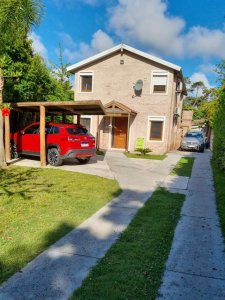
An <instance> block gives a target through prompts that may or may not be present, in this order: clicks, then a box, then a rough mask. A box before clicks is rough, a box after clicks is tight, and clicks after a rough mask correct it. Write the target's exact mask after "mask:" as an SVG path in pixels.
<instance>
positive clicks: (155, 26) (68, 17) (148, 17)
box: [31, 0, 225, 87]
mask: <svg viewBox="0 0 225 300" xmlns="http://www.w3.org/2000/svg"><path fill="white" fill-rule="evenodd" d="M43 2H44V4H45V15H44V18H43V21H42V23H41V25H40V26H39V27H38V28H34V29H33V31H32V33H31V37H32V39H33V41H34V42H33V48H34V49H35V51H36V52H38V53H40V54H41V55H42V56H43V57H44V58H45V59H46V60H48V61H50V62H53V63H57V61H58V54H57V53H58V50H57V49H58V45H59V43H60V44H61V46H62V49H63V59H64V62H65V63H70V64H74V63H76V62H78V61H80V60H82V59H84V58H87V57H90V56H91V55H94V54H96V53H98V52H101V51H103V50H106V49H108V48H110V47H112V46H114V45H117V44H119V43H125V44H128V45H130V46H132V47H134V48H137V49H139V50H142V51H145V52H147V53H150V54H152V55H155V56H157V57H160V58H163V59H165V60H168V61H170V62H172V63H175V64H177V65H180V66H181V67H182V69H183V73H184V75H185V76H188V77H190V78H191V79H192V81H199V80H202V81H204V83H205V85H206V86H208V87H210V86H215V85H217V82H216V74H215V72H214V69H215V64H218V63H219V62H220V61H221V60H222V59H225V1H224V0H195V1H193V0H180V1H178V0H166V1H164V0H117V1H116V0H43Z"/></svg>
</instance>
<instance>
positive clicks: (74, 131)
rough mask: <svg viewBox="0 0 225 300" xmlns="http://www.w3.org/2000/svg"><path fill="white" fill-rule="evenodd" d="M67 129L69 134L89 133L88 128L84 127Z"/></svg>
mask: <svg viewBox="0 0 225 300" xmlns="http://www.w3.org/2000/svg"><path fill="white" fill-rule="evenodd" d="M66 131H67V132H68V133H69V134H75V135H85V134H87V133H88V131H87V129H86V128H83V127H72V128H66Z"/></svg>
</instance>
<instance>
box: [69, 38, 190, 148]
mask: <svg viewBox="0 0 225 300" xmlns="http://www.w3.org/2000/svg"><path fill="white" fill-rule="evenodd" d="M67 71H68V72H70V73H73V74H75V99H76V100H79V101H82V100H94V99H95V100H97V99H98V100H101V101H102V103H103V105H105V108H106V112H107V115H106V116H99V117H96V116H91V117H89V118H88V117H87V116H84V117H81V123H82V124H84V125H86V126H87V127H89V129H90V132H91V133H92V134H93V135H95V136H97V140H98V145H97V147H98V148H100V149H127V150H128V151H134V149H135V143H136V140H137V138H144V139H145V147H148V148H150V149H151V150H152V151H153V152H154V153H165V152H167V151H169V150H173V149H176V148H178V147H179V145H180V137H181V131H182V130H181V128H180V123H181V120H180V116H181V110H182V99H183V95H184V94H186V90H185V85H184V83H183V76H182V71H181V67H179V66H177V65H174V64H172V63H169V62H167V61H165V60H162V59H160V58H157V57H154V56H152V55H149V54H147V53H144V52H142V51H139V50H137V49H134V48H131V47H129V46H127V45H124V44H121V45H118V46H115V47H113V48H111V49H109V50H107V51H104V52H101V53H100V54H97V55H95V56H92V57H90V58H88V59H85V60H83V61H81V62H79V63H76V64H74V65H72V66H70V67H68V68H67Z"/></svg>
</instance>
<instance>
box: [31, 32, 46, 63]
mask: <svg viewBox="0 0 225 300" xmlns="http://www.w3.org/2000/svg"><path fill="white" fill-rule="evenodd" d="M29 38H30V39H32V48H33V50H34V52H35V53H37V54H39V55H41V56H42V57H43V58H44V59H48V51H47V49H46V47H45V46H44V44H43V43H42V41H41V37H40V36H39V35H37V34H36V33H35V32H33V31H32V32H31V33H30V34H29Z"/></svg>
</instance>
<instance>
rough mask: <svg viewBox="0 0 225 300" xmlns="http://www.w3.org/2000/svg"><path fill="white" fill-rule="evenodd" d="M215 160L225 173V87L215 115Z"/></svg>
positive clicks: (222, 89) (221, 92)
mask: <svg viewBox="0 0 225 300" xmlns="http://www.w3.org/2000/svg"><path fill="white" fill-rule="evenodd" d="M213 128H214V140H213V159H214V161H215V163H216V164H217V165H218V167H219V168H220V169H221V170H223V171H225V86H224V87H223V88H221V91H220V95H219V104H218V108H217V110H216V112H215V115H214V122H213Z"/></svg>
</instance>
